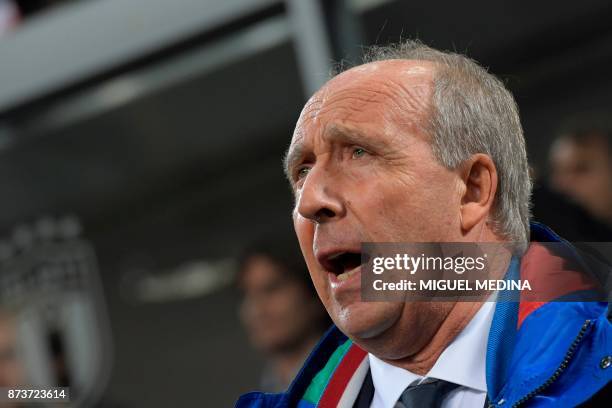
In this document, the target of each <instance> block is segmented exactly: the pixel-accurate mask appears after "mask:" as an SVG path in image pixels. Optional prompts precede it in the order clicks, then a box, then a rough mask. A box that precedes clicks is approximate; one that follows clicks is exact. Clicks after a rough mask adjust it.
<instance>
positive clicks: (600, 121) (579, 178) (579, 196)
mask: <svg viewBox="0 0 612 408" xmlns="http://www.w3.org/2000/svg"><path fill="white" fill-rule="evenodd" d="M557 134H558V137H557V139H556V140H555V142H554V143H553V145H552V148H551V151H550V157H549V159H550V183H551V187H552V189H553V190H555V191H557V192H559V193H561V194H563V195H566V196H567V197H569V198H570V199H571V200H572V201H574V202H576V203H577V204H578V205H580V206H582V207H583V208H584V209H585V210H586V211H587V212H588V213H589V214H590V215H591V216H593V217H594V218H596V219H597V220H598V221H600V222H601V223H603V224H606V225H607V226H608V227H610V226H612V121H610V119H609V118H608V117H606V116H605V115H602V114H585V115H580V116H576V117H574V118H572V119H570V120H568V121H567V122H566V123H565V124H563V125H562V126H561V128H560V131H559V132H558V133H557Z"/></svg>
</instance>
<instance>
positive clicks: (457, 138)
mask: <svg viewBox="0 0 612 408" xmlns="http://www.w3.org/2000/svg"><path fill="white" fill-rule="evenodd" d="M392 59H393V60H396V59H407V60H421V61H430V62H433V63H434V64H435V65H436V71H435V73H434V90H433V103H432V107H431V109H432V111H431V115H430V118H429V121H428V123H427V124H426V130H427V131H428V133H429V134H430V135H431V139H432V140H431V145H432V150H433V154H434V156H435V157H436V159H437V160H438V161H439V162H440V163H441V164H442V165H444V166H446V167H447V168H449V169H455V168H457V166H459V165H460V164H461V163H462V162H464V161H465V160H467V159H469V158H470V157H471V156H472V155H474V154H476V153H483V154H486V155H488V156H489V157H491V159H492V160H493V162H494V163H495V166H496V168H497V172H498V179H499V183H498V188H497V193H496V195H495V199H494V204H493V212H492V217H491V221H492V223H493V229H494V231H495V232H496V233H498V234H500V235H501V236H503V237H504V238H505V239H507V240H510V241H514V242H516V243H517V244H518V245H517V248H516V249H517V250H518V251H521V252H522V251H523V250H524V249H525V248H526V246H527V242H528V241H529V208H530V205H529V203H530V197H531V187H532V184H531V179H530V176H529V165H528V162H527V152H526V149H525V138H524V137H523V129H522V127H521V121H520V119H519V113H518V107H517V105H516V102H515V101H514V98H513V97H512V94H510V92H509V91H508V90H507V89H506V88H505V86H504V84H503V83H502V82H501V81H500V80H499V79H497V78H496V77H495V76H493V75H492V74H490V73H489V72H488V71H487V69H485V68H483V67H481V66H480V65H478V63H476V62H475V61H474V60H472V59H470V58H468V57H466V56H464V55H461V54H457V53H454V52H443V51H438V50H435V49H433V48H430V47H428V46H426V45H424V44H422V43H421V42H420V41H414V40H408V41H403V42H401V43H398V44H393V45H390V46H374V47H371V48H369V49H367V51H366V54H365V57H364V63H369V62H375V61H385V60H392Z"/></svg>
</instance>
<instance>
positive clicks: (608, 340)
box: [237, 41, 612, 408]
mask: <svg viewBox="0 0 612 408" xmlns="http://www.w3.org/2000/svg"><path fill="white" fill-rule="evenodd" d="M366 61H367V62H366V63H365V64H363V65H360V66H357V67H354V68H352V69H349V70H347V71H345V72H343V73H341V74H339V75H337V76H336V77H335V78H333V79H332V80H330V81H329V82H328V83H327V84H326V85H325V86H323V87H322V88H321V89H320V90H319V91H318V92H317V93H316V94H315V95H314V96H313V97H312V98H311V99H310V100H309V101H308V103H307V104H306V106H305V107H304V109H303V111H302V114H301V116H300V118H299V120H298V123H297V126H296V129H295V133H294V135H293V139H292V141H291V146H290V148H289V151H288V154H287V157H286V173H287V176H288V178H289V180H290V183H291V186H292V188H293V190H294V193H295V209H294V212H293V222H294V227H295V230H296V233H297V236H298V239H299V242H300V246H301V249H302V252H303V254H304V258H305V260H306V263H307V265H308V269H309V271H310V275H311V278H312V280H313V282H314V285H315V287H316V289H317V293H318V295H319V297H320V298H321V300H322V301H323V304H324V305H325V307H326V309H327V311H328V313H329V314H330V316H331V318H332V320H333V321H334V323H335V327H333V328H332V329H331V330H330V331H329V332H328V333H327V334H326V336H325V337H324V339H323V340H322V341H321V342H320V343H319V345H318V346H317V348H316V349H315V350H314V351H313V353H312V354H311V356H310V358H309V359H308V360H307V362H306V364H305V366H304V367H303V369H302V371H301V372H300V374H299V375H298V377H297V378H296V379H295V380H294V382H293V383H292V385H291V386H290V388H289V390H288V391H287V392H286V393H284V394H279V395H270V394H260V393H250V394H247V395H245V396H243V397H242V398H241V399H240V400H239V401H238V404H237V406H239V407H245V406H254V407H293V406H298V407H314V406H318V407H336V406H338V407H376V408H379V407H384V408H394V407H428V406H434V407H483V406H488V405H489V404H490V405H493V406H575V405H579V404H581V403H585V402H587V401H588V402H590V403H595V401H599V400H603V398H605V395H604V394H605V392H606V391H607V390H606V387H607V386H608V384H609V382H610V379H611V378H612V368H609V366H610V365H611V363H612V357H611V354H612V328H611V325H610V322H609V321H608V318H607V304H606V303H597V302H572V303H562V302H551V303H543V302H530V303H528V304H524V305H523V304H518V303H516V302H498V303H494V302H457V301H455V302H453V301H447V302H366V301H362V297H361V279H360V275H361V274H362V273H363V271H362V265H361V261H360V255H361V254H360V253H361V244H362V243H363V242H407V243H409V242H476V243H477V242H488V243H495V242H499V243H503V242H514V243H515V245H514V250H508V251H507V252H505V253H502V255H501V263H503V264H504V270H505V271H506V272H505V273H506V274H512V273H514V274H520V273H522V272H523V269H524V268H525V265H527V264H529V265H531V266H533V264H534V262H536V263H541V264H544V263H546V262H548V261H549V260H548V258H554V256H553V255H552V254H549V253H547V252H546V251H541V250H538V251H537V254H535V255H534V256H530V254H529V253H530V251H529V250H528V249H527V247H528V243H529V239H530V238H529V237H530V234H531V237H532V239H535V240H541V241H551V240H552V241H555V240H559V238H558V237H557V236H556V235H554V234H553V233H552V232H550V230H548V229H546V228H544V227H541V226H538V225H534V226H532V230H531V231H530V225H529V196H530V191H531V182H530V179H529V170H528V164H527V157H526V152H525V142H524V139H523V134H522V129H521V125H520V120H519V116H518V112H517V107H516V104H515V102H514V100H513V98H512V96H511V95H510V93H509V92H508V91H507V90H506V89H505V88H504V86H503V84H502V83H501V82H500V81H499V80H497V79H496V78H495V77H493V76H492V75H490V74H489V73H487V71H486V70H485V69H483V68H482V67H480V66H478V65H477V64H476V63H475V62H473V61H472V60H470V59H468V58H466V57H464V56H461V55H457V54H451V53H444V52H440V51H437V50H434V49H431V48H429V47H426V46H424V45H422V44H420V43H418V42H413V41H408V42H405V43H402V44H399V45H397V46H392V47H384V48H376V49H374V50H372V51H371V53H370V55H369V56H368V58H367V59H366ZM536 256H537V257H536ZM547 257H548V258H547ZM527 261H529V262H527ZM531 269H533V268H531ZM608 391H609V390H608Z"/></svg>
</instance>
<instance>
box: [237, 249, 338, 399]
mask: <svg viewBox="0 0 612 408" xmlns="http://www.w3.org/2000/svg"><path fill="white" fill-rule="evenodd" d="M237 284H238V287H239V289H240V291H241V294H242V304H241V306H240V319H241V320H242V323H243V325H244V327H245V329H246V331H247V334H248V337H249V340H250V342H251V344H252V345H253V347H255V348H256V349H257V350H259V351H260V352H262V353H263V354H264V355H265V356H266V358H267V360H268V361H267V365H266V368H265V369H264V372H263V375H262V378H261V382H260V386H261V388H262V390H264V391H270V392H272V391H282V390H285V389H286V388H287V386H288V385H289V383H290V382H291V380H292V379H293V377H295V375H296V374H297V372H298V370H299V368H300V367H301V365H302V364H303V363H304V360H305V359H306V357H307V356H308V353H309V352H310V350H312V348H313V347H314V345H315V344H316V342H317V341H318V340H319V338H320V337H321V336H322V335H323V333H324V331H325V330H326V329H327V328H328V327H329V326H330V325H331V321H330V320H329V317H328V315H327V312H326V311H325V309H324V308H323V305H322V304H321V302H320V301H319V298H318V297H317V294H316V292H315V289H314V286H313V285H312V282H311V280H310V277H309V275H308V270H307V269H306V264H305V263H304V259H303V257H302V254H301V252H300V249H299V246H298V245H297V242H295V239H293V238H290V239H287V238H284V239H268V240H261V241H259V242H257V243H255V244H254V245H252V246H250V247H249V248H248V249H247V250H246V251H244V252H243V254H242V255H241V257H240V262H239V272H238V279H237Z"/></svg>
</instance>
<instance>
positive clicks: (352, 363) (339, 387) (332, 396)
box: [317, 344, 368, 408]
mask: <svg viewBox="0 0 612 408" xmlns="http://www.w3.org/2000/svg"><path fill="white" fill-rule="evenodd" d="M367 355H368V353H367V352H366V351H365V350H364V349H362V348H361V347H359V346H357V345H355V344H352V345H351V347H350V348H349V349H348V351H347V352H346V354H345V355H344V357H343V358H342V361H340V364H338V367H336V370H335V371H334V373H333V374H332V376H331V378H330V379H329V382H328V383H327V386H326V387H325V391H324V392H323V395H322V396H321V399H320V400H319V403H318V404H317V407H322V408H328V407H336V406H337V405H338V402H339V401H340V398H342V394H343V393H344V390H345V388H346V386H347V384H348V383H349V381H350V380H351V378H352V377H353V375H354V374H355V371H356V370H357V368H358V367H359V365H360V364H361V362H362V361H363V359H364V358H366V357H367Z"/></svg>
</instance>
